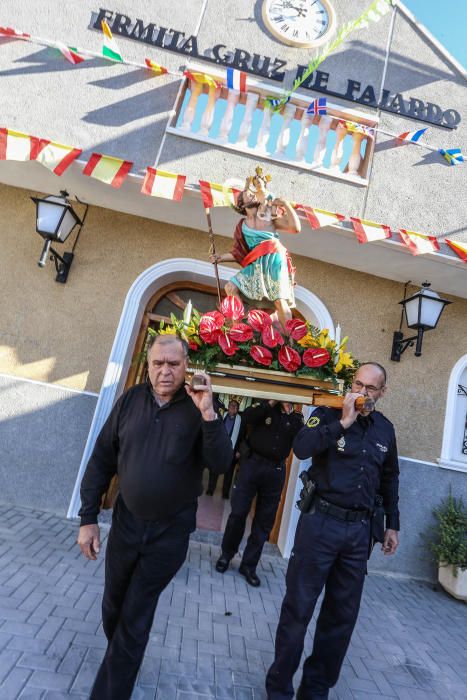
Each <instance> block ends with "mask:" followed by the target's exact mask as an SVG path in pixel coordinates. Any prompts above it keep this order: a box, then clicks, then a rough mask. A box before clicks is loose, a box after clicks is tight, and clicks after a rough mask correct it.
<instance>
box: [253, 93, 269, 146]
mask: <svg viewBox="0 0 467 700" xmlns="http://www.w3.org/2000/svg"><path fill="white" fill-rule="evenodd" d="M271 117H272V109H269V107H267V106H266V104H265V105H264V107H263V121H262V122H261V128H260V130H259V134H258V142H257V144H256V149H255V150H256V151H258V153H266V144H267V142H268V141H269V132H270V128H271Z"/></svg>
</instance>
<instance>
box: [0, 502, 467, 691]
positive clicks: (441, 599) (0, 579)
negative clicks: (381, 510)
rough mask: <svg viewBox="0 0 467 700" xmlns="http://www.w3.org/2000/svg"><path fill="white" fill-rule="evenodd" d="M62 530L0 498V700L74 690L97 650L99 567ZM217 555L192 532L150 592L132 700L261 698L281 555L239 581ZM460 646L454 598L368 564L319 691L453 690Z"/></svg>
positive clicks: (71, 532) (457, 687)
mask: <svg viewBox="0 0 467 700" xmlns="http://www.w3.org/2000/svg"><path fill="white" fill-rule="evenodd" d="M75 539H76V524H75V523H71V522H69V521H67V520H65V519H63V518H59V517H57V516H54V515H51V514H50V513H44V512H40V511H36V510H27V509H23V508H17V507H10V506H7V505H3V506H2V505H0V700H13V699H16V698H21V699H22V700H26V699H27V700H38V699H41V700H59V699H61V698H75V700H84V699H85V698H87V695H88V691H89V688H90V684H91V682H92V679H93V677H94V674H95V672H96V669H97V665H98V663H99V660H100V659H101V657H102V654H103V649H104V647H105V641H104V637H103V634H102V630H101V626H100V599H101V594H102V587H103V582H102V574H103V567H102V558H101V560H100V562H99V563H97V564H96V563H94V562H85V561H84V559H82V558H81V556H80V555H79V553H78V550H77V547H76V545H75ZM217 552H218V548H217V547H214V546H213V545H211V544H209V543H206V542H200V541H194V542H192V544H191V547H190V555H189V560H188V561H187V563H186V564H185V566H184V567H183V568H182V569H181V571H180V572H179V574H178V576H177V577H176V580H175V581H174V582H173V583H172V584H171V585H170V586H169V588H168V589H167V590H166V591H165V593H164V595H163V597H162V599H161V602H160V605H159V608H158V611H157V613H156V620H155V623H154V628H153V631H152V634H151V639H150V643H149V645H148V648H147V653H146V658H145V661H144V663H143V666H142V668H141V672H140V675H139V680H138V686H137V688H136V689H135V693H134V695H133V698H134V700H150V699H151V700H154V698H156V699H157V700H206V699H207V698H213V697H216V698H225V699H226V698H233V699H234V700H258V699H264V698H265V693H264V690H263V684H264V675H265V670H266V669H267V667H268V665H269V663H270V662H271V658H272V651H273V636H274V631H275V627H276V623H277V617H278V609H279V607H280V603H281V599H282V594H283V591H284V572H285V562H283V561H282V560H281V559H280V558H278V557H275V556H271V555H267V556H265V557H264V561H263V562H262V567H261V570H260V571H259V573H260V575H261V578H262V580H263V585H262V586H261V588H259V589H252V588H250V587H248V586H247V584H246V583H245V581H244V579H243V578H242V577H240V576H239V575H238V573H237V572H236V571H235V569H234V570H229V572H228V573H226V574H225V575H224V576H222V575H221V574H218V573H216V571H215V570H214V566H213V564H214V562H215V558H216V555H217ZM311 631H312V630H310V632H311ZM310 641H311V637H310V635H309V636H308V637H307V646H308V648H309V647H310ZM466 648H467V606H466V605H465V604H463V603H460V602H458V601H455V600H453V599H451V598H449V597H448V596H447V595H446V594H445V593H443V592H441V591H434V590H433V589H432V587H430V586H429V585H427V584H423V583H419V582H414V581H400V580H395V579H390V578H385V577H384V576H380V575H371V576H369V577H368V579H367V582H366V585H365V592H364V598H363V604H362V610H361V614H360V618H359V622H358V625H357V628H356V631H355V633H354V636H353V640H352V645H351V648H350V651H349V654H348V656H347V658H346V661H345V665H344V668H343V673H342V676H341V679H340V681H339V684H338V685H337V686H336V688H335V689H334V690H333V691H332V692H331V698H333V699H334V700H335V699H336V698H339V699H345V700H353V699H355V698H356V699H358V700H372V699H375V698H401V699H403V700H418V699H419V698H420V700H430V699H431V698H433V699H434V698H436V699H438V700H439V699H441V700H461V699H462V700H465V699H467V652H466Z"/></svg>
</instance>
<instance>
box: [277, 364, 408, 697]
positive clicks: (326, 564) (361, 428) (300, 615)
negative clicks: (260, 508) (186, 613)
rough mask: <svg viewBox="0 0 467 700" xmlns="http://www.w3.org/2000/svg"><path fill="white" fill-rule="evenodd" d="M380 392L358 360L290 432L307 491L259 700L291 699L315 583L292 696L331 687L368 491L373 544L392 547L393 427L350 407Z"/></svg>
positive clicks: (369, 367)
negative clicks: (306, 465) (341, 392)
mask: <svg viewBox="0 0 467 700" xmlns="http://www.w3.org/2000/svg"><path fill="white" fill-rule="evenodd" d="M385 391H386V372H385V370H384V368H383V367H381V365H379V364H377V363H366V364H364V365H362V366H361V367H360V368H359V369H358V370H357V372H356V374H355V377H354V380H353V382H352V393H350V394H347V396H346V397H345V399H344V406H343V408H342V410H338V409H332V408H317V409H316V410H315V411H314V413H313V414H312V415H311V417H310V418H309V420H308V422H307V424H306V426H305V427H304V428H303V430H301V431H300V433H299V434H298V435H297V437H296V438H295V441H294V452H295V454H296V455H297V457H298V458H299V459H307V458H308V457H312V458H313V464H312V466H311V467H310V469H309V472H308V473H309V476H310V478H311V479H313V480H314V481H315V483H316V494H317V495H316V497H315V499H314V502H313V504H312V506H311V509H310V510H309V511H308V512H307V513H302V514H301V516H300V519H299V522H298V525H297V531H296V534H295V542H294V547H293V550H292V554H291V557H290V561H289V567H288V569H287V577H286V584H287V590H286V594H285V598H284V601H283V603H282V610H281V615H280V619H279V625H278V628H277V634H276V645H275V658H274V662H273V664H272V666H271V668H270V669H269V671H268V674H267V678H266V689H267V693H268V700H287V699H288V698H293V696H294V690H293V685H292V679H293V676H294V674H295V672H296V670H297V668H298V666H299V663H300V658H301V655H302V652H303V643H304V639H305V634H306V631H307V627H308V624H309V622H310V620H311V616H312V614H313V610H314V608H315V604H316V601H317V599H318V597H319V595H320V593H321V591H322V589H323V587H324V589H325V595H324V599H323V602H322V605H321V610H320V614H319V617H318V620H317V623H316V631H315V636H314V643H313V651H312V654H311V656H309V657H308V658H307V659H306V660H305V663H304V665H303V673H302V681H301V684H300V688H299V689H298V693H297V698H298V699H299V700H325V699H326V698H328V694H329V688H331V687H332V686H334V685H335V684H336V682H337V679H338V677H339V673H340V669H341V666H342V662H343V660H344V657H345V654H346V651H347V648H348V645H349V643H350V638H351V636H352V632H353V628H354V626H355V623H356V621H357V615H358V610H359V607H360V599H361V594H362V589H363V582H364V578H365V573H366V562H367V558H368V554H369V551H370V535H371V533H370V520H371V517H372V513H373V509H374V503H375V497H376V494H377V493H379V494H380V495H381V496H382V499H383V505H384V510H385V513H386V531H385V533H384V542H383V545H382V549H383V551H384V553H385V554H394V552H395V551H396V549H397V546H398V530H399V510H398V500H399V495H398V487H399V464H398V457H397V447H396V438H395V434H394V427H393V425H392V423H390V422H389V421H388V420H387V418H385V417H384V416H383V414H382V413H379V412H378V411H373V412H369V411H362V412H361V413H359V412H358V411H357V410H356V409H355V405H354V404H355V399H356V398H357V396H359V395H362V394H363V395H365V396H369V397H370V398H372V399H373V400H374V401H377V400H378V399H379V398H380V397H381V396H383V394H384V393H385Z"/></svg>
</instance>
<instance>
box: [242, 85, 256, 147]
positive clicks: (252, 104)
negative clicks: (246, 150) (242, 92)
mask: <svg viewBox="0 0 467 700" xmlns="http://www.w3.org/2000/svg"><path fill="white" fill-rule="evenodd" d="M258 100H259V95H258V94H257V93H256V92H249V93H248V94H247V96H246V105H245V114H244V115H243V120H242V123H241V126H240V132H239V134H238V141H237V145H239V146H248V136H249V135H250V131H251V122H252V120H253V114H254V111H255V109H256V107H257V106H258Z"/></svg>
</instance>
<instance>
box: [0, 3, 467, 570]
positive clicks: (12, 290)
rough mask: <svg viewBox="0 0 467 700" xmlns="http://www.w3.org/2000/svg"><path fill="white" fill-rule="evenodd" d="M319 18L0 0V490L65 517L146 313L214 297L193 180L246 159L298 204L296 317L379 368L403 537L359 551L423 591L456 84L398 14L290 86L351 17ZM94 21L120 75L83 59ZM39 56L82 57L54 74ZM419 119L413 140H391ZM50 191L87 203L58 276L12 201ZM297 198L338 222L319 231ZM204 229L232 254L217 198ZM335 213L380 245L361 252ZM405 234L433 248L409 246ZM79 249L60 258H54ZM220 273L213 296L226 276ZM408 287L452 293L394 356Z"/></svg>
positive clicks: (456, 347) (330, 6)
mask: <svg viewBox="0 0 467 700" xmlns="http://www.w3.org/2000/svg"><path fill="white" fill-rule="evenodd" d="M315 4H316V7H317V8H318V9H317V10H316V13H315V14H314V15H313V16H311V15H310V16H308V17H307V13H306V12H305V13H303V12H297V11H296V10H294V9H292V8H291V4H290V3H287V2H284V1H282V0H276V2H268V0H264V2H262V1H258V2H255V3H251V2H248V1H247V0H239V2H235V3H234V2H233V1H232V0H225V2H223V3H219V2H218V1H217V0H193V2H191V3H190V12H189V13H187V12H186V8H185V7H184V6H183V4H179V5H173V4H172V5H170V6H169V5H167V4H165V3H162V2H159V1H157V2H155V3H152V4H151V7H150V8H148V6H147V3H143V2H140V0H136V1H133V2H129V1H128V0H119V2H118V4H115V5H112V4H109V5H108V6H107V5H106V6H105V7H99V6H98V5H96V4H94V3H93V2H92V1H91V0H83V1H82V2H80V3H79V4H78V5H77V6H76V5H73V11H72V13H71V14H70V7H71V6H70V7H69V6H68V5H69V4H68V3H63V2H58V1H57V0H46V1H45V2H44V3H41V6H40V7H39V6H36V3H32V2H24V3H21V5H20V6H18V4H17V3H14V2H12V0H5V1H4V2H3V3H2V6H1V7H0V27H3V28H14V30H15V32H16V33H26V34H29V35H30V37H29V38H28V40H24V38H23V39H21V38H18V37H17V36H14V34H12V33H11V32H10V33H9V34H8V33H4V34H3V35H0V85H1V87H2V94H3V95H7V96H8V99H4V100H2V102H1V105H0V156H1V158H0V202H1V212H2V216H1V218H0V241H1V247H0V279H1V288H2V295H1V297H0V305H1V312H0V385H1V388H2V409H1V412H0V436H1V444H2V445H3V449H2V451H1V452H0V465H1V469H0V483H1V493H2V499H4V500H8V501H10V502H13V503H17V504H20V505H24V506H30V507H37V508H45V509H50V510H52V511H54V512H58V513H62V514H65V513H68V514H69V515H70V516H74V515H75V514H76V511H77V507H78V505H79V501H78V487H79V479H80V474H82V471H83V469H84V466H85V462H86V458H87V456H88V455H89V452H90V450H91V449H92V445H93V441H94V440H95V437H96V434H97V432H98V430H99V427H100V426H101V425H102V422H103V420H105V417H106V415H107V414H108V411H109V410H110V408H111V406H112V404H113V402H114V401H115V400H116V398H118V396H119V394H120V393H121V392H122V391H123V390H124V388H125V386H128V382H129V381H130V378H133V379H134V375H135V373H134V361H135V352H136V349H137V348H138V347H139V345H138V344H140V343H141V337H142V333H143V332H144V329H145V328H147V323H148V319H149V321H150V320H151V315H153V316H154V315H156V316H157V315H158V314H165V313H168V312H169V311H171V310H174V309H172V308H171V306H170V304H171V303H174V301H173V300H174V299H175V298H177V295H178V297H181V298H182V299H184V298H185V297H186V298H188V297H189V298H190V299H191V298H192V299H193V303H195V302H196V299H198V298H199V299H200V303H201V301H202V299H203V298H204V297H203V294H204V295H209V294H214V295H215V279H214V277H213V268H212V265H211V264H210V263H209V247H210V241H209V237H208V233H207V225H206V216H205V210H204V207H203V200H202V195H201V187H200V181H203V182H204V181H206V182H209V183H216V184H220V185H221V191H222V192H223V193H225V192H227V191H228V189H229V187H232V186H233V187H239V186H241V183H242V182H243V181H244V179H245V177H246V176H247V175H251V174H253V172H254V169H255V167H256V166H257V165H261V166H262V167H263V169H264V171H266V172H267V173H270V174H271V177H272V180H271V189H272V191H273V192H274V193H276V194H277V195H280V196H281V197H284V198H287V199H289V200H291V201H293V202H295V203H297V204H300V205H302V207H301V208H300V207H299V208H298V209H297V212H298V213H299V216H300V218H301V223H302V232H301V233H300V234H299V235H297V236H286V235H285V234H284V235H283V236H282V237H281V240H282V242H283V243H284V245H286V246H287V247H288V249H289V250H290V252H291V255H292V257H293V261H294V265H295V266H296V268H297V271H296V281H297V287H296V300H297V310H298V311H299V312H300V313H301V314H302V315H303V316H304V317H305V318H307V319H308V320H310V321H312V322H313V323H315V324H316V325H318V326H320V327H321V328H328V329H329V332H330V334H331V335H332V336H334V334H335V332H336V329H337V325H338V324H339V325H340V326H341V328H342V336H345V335H348V336H349V344H348V345H349V349H350V350H351V351H352V352H353V354H354V355H355V356H356V357H357V358H359V359H360V360H361V361H366V360H369V359H371V360H375V361H377V362H380V363H381V364H383V365H384V366H385V367H386V368H387V372H388V384H389V389H388V392H387V394H386V396H385V398H384V400H383V401H382V403H381V410H382V411H383V412H384V413H385V415H387V417H388V418H389V419H390V420H391V421H392V422H393V423H394V424H395V427H396V432H397V436H398V446H399V453H400V462H401V487H400V495H401V521H402V538H401V539H402V545H401V547H400V553H398V555H397V557H395V558H393V559H392V558H391V561H389V562H388V561H386V560H383V558H382V557H379V556H378V555H374V556H373V558H372V560H371V562H370V568H373V569H375V570H389V571H392V572H394V573H400V574H405V575H411V576H419V577H421V578H432V577H433V575H434V568H433V564H432V562H430V561H429V559H428V555H427V554H426V553H425V552H424V551H423V550H424V548H423V539H422V534H423V532H425V531H426V528H427V527H428V526H429V524H430V522H431V518H432V509H433V507H435V506H436V505H437V503H438V502H439V500H440V499H441V498H442V497H444V496H445V495H446V494H447V493H448V491H449V489H450V488H451V489H452V492H453V493H454V494H455V495H462V494H463V495H464V496H465V495H466V494H467V475H466V472H467V423H466V422H467V322H466V320H467V276H466V267H465V262H464V261H463V260H462V259H461V257H459V255H458V254H456V252H455V251H454V250H453V248H452V246H450V245H449V243H446V240H448V241H450V242H454V243H455V242H458V243H459V244H461V245H463V246H464V247H465V245H466V242H467V230H466V229H465V218H464V217H463V216H462V214H463V207H462V204H463V197H464V199H465V194H464V193H465V170H464V167H465V166H463V165H462V164H460V165H457V166H456V167H452V166H451V165H450V164H449V162H448V161H447V160H446V158H443V156H442V154H440V153H439V149H444V150H446V149H455V148H456V147H459V146H462V144H463V143H465V133H466V129H465V122H464V120H465V116H464V114H463V106H464V105H465V74H464V71H463V69H462V67H461V66H459V65H458V64H457V62H456V61H455V60H454V59H453V58H452V57H451V56H450V55H449V54H448V52H447V51H446V50H445V49H444V47H442V46H441V45H440V44H439V43H438V42H437V41H436V40H435V39H434V38H433V37H432V36H431V35H430V34H429V33H428V32H427V31H426V30H425V29H424V28H423V27H422V26H421V25H420V24H419V23H418V22H417V20H416V18H414V17H413V16H412V15H411V14H410V12H409V11H408V10H407V9H406V8H405V6H404V5H403V4H402V3H399V2H396V3H395V4H394V5H391V6H390V7H389V6H388V9H389V11H388V12H387V13H381V14H382V16H375V17H373V18H370V20H369V21H368V22H367V26H366V27H360V28H358V29H355V30H354V31H353V32H352V33H351V34H349V35H348V36H347V38H346V39H345V40H344V41H342V43H340V44H339V45H338V46H337V47H336V48H335V50H334V51H332V52H331V53H330V54H329V56H328V57H327V58H325V60H324V61H322V62H321V63H320V64H319V66H318V67H317V68H316V69H315V70H314V71H313V72H311V74H310V75H307V67H308V65H309V63H310V61H311V60H312V59H313V58H314V57H316V56H317V54H318V53H319V52H320V51H323V50H324V49H325V48H326V46H329V43H330V42H331V41H332V40H333V39H335V38H336V37H337V36H339V31H340V29H341V28H342V27H343V26H345V25H346V23H348V22H350V21H353V20H355V19H356V18H357V17H359V16H360V15H361V14H362V13H363V12H364V11H365V10H366V9H367V7H368V6H369V4H370V3H369V2H365V1H363V0H356V1H355V2H353V3H348V2H345V1H344V0H329V1H328V0H326V2H324V0H323V2H318V3H315ZM383 4H384V3H383ZM299 5H300V7H301V6H302V5H303V7H305V6H306V3H305V4H303V3H299ZM315 9H316V8H315ZM310 12H311V10H310ZM313 12H315V10H313ZM70 17H72V22H71V23H70ZM305 19H306V21H304V20H305ZM102 20H105V21H106V23H107V26H108V27H109V28H110V30H111V33H112V35H113V39H114V42H116V45H117V46H118V49H119V51H120V52H121V55H122V57H123V59H124V60H123V61H122V62H119V61H114V62H109V61H106V60H105V59H104V58H102V57H100V58H99V54H100V53H101V47H102V36H103V35H102V31H101V28H100V27H101V23H102ZM302 20H303V21H302ZM376 20H377V21H376ZM57 42H61V45H66V47H68V48H69V47H75V48H74V49H73V51H74V52H76V53H77V54H78V55H79V52H80V48H81V49H83V52H82V58H83V59H86V60H82V61H79V62H78V63H77V64H76V65H73V64H72V63H70V62H69V61H67V60H66V59H65V58H64V57H63V52H62V53H60V51H59V50H58V49H57ZM54 47H55V48H54ZM86 51H88V55H87V54H86ZM93 54H96V55H93ZM146 60H148V61H149V62H153V63H156V64H158V66H163V67H164V69H165V70H166V72H163V74H161V75H157V72H158V71H157V69H156V70H155V69H154V67H153V69H152V70H150V69H149V68H148V63H147V61H146ZM144 66H146V69H145V68H144ZM228 69H234V71H236V72H232V71H229V70H228ZM159 72H160V71H159ZM187 72H188V75H186V73H187ZM196 73H204V74H206V75H207V76H210V78H211V82H209V80H207V81H206V80H205V81H204V82H203V81H201V82H198V81H197V80H196V79H194V78H193V74H196ZM232 80H233V81H234V82H233V83H232V82H231V81H232ZM238 80H242V81H244V82H243V83H242V84H239V83H237V82H235V81H238ZM298 82H300V83H301V84H300V85H298ZM294 84H295V88H294ZM284 95H286V96H287V97H288V98H290V99H288V100H287V101H285V100H283V97H284ZM320 98H324V99H325V103H326V107H325V113H319V105H318V102H317V101H319V99H320ZM274 100H278V101H280V100H283V106H282V107H281V109H280V110H278V111H272V110H271V109H269V108H268V104H271V101H274ZM314 102H316V108H314V109H315V111H316V113H315V114H312V113H310V112H309V111H307V110H308V109H309V106H310V105H311V104H313V103H314ZM421 129H426V132H424V134H423V136H422V138H421V139H420V141H419V142H418V143H403V144H402V143H401V142H400V140H399V141H398V139H397V138H396V137H397V136H398V135H400V134H403V133H406V132H416V131H418V130H421ZM17 134H20V135H27V136H30V137H31V136H32V137H35V139H36V141H31V143H33V144H37V143H38V140H40V139H48V140H50V141H51V142H53V143H58V144H66V145H68V146H70V147H73V148H74V149H78V150H79V151H80V153H79V155H78V156H77V157H76V158H74V160H73V162H71V164H69V165H67V167H66V169H63V172H62V174H56V173H55V172H53V171H52V170H51V169H50V168H48V167H44V165H43V164H42V163H41V161H40V158H39V157H38V158H35V159H34V158H28V159H26V158H25V157H23V158H22V159H16V157H15V158H13V157H11V156H12V153H13V150H14V144H15V143H16V142H15V141H14V139H15V138H23V136H21V137H18V136H15V135H17ZM9 138H11V139H13V140H11V141H10V142H9V141H8V139H9ZM9 143H10V144H13V145H11V147H10V145H9ZM420 144H421V145H420ZM423 145H425V147H424V146H423ZM9 149H10V150H9ZM12 149H13V150H12ZM15 152H16V151H15ZM93 154H98V155H102V154H103V155H105V156H110V157H112V158H115V159H120V160H122V161H124V162H129V163H130V164H131V166H130V167H131V169H130V170H129V172H128V174H127V175H126V177H125V178H124V181H123V183H122V184H121V186H119V187H115V186H112V185H111V184H109V182H107V183H106V182H103V181H102V180H99V179H97V178H96V175H97V171H96V172H95V173H94V177H89V176H87V174H86V172H85V171H86V169H87V170H88V171H90V170H91V171H92V167H91V165H89V163H90V162H92V163H94V165H95V163H96V158H95V157H94V161H92V157H93ZM148 167H149V168H153V169H156V170H159V171H162V172H168V173H172V174H175V175H179V176H183V177H184V178H185V179H184V180H183V185H184V189H183V198H182V199H181V200H180V201H176V200H175V199H169V198H162V197H158V196H148V194H144V192H142V188H143V187H144V185H143V183H144V182H145V177H146V176H147V168H148ZM115 184H117V183H115V182H114V185H115ZM60 191H66V192H67V193H68V196H69V200H70V203H71V205H72V206H73V209H74V211H75V212H76V213H77V215H78V216H79V217H80V219H82V218H83V216H84V213H85V212H86V219H85V222H84V224H83V226H82V229H81V232H80V235H79V239H78V241H77V243H76V245H75V246H74V249H73V254H74V258H73V264H72V267H71V268H70V271H69V275H68V279H67V281H66V283H65V284H60V283H56V281H55V276H56V272H55V269H54V266H53V263H52V262H50V261H49V262H47V263H46V265H45V267H44V268H43V269H39V268H38V266H37V264H36V262H37V259H38V258H39V255H40V250H41V247H42V243H43V241H42V240H41V239H40V237H39V236H38V235H37V233H36V231H35V228H36V220H35V207H34V204H33V203H32V202H31V199H30V198H31V197H32V196H35V197H40V198H42V197H44V196H48V195H59V193H60ZM86 207H88V208H87V209H86ZM306 208H308V209H310V208H311V209H312V210H313V211H314V216H315V217H316V216H318V218H319V211H321V212H323V211H324V212H331V213H333V214H339V215H340V216H339V217H337V218H334V219H333V220H332V219H329V218H328V219H323V220H322V221H321V225H319V227H314V225H313V219H312V218H311V219H310V218H309V217H307V215H306ZM315 210H319V211H318V213H316V211H315ZM211 215H212V223H213V229H214V233H215V235H216V247H217V251H218V252H220V253H224V252H228V251H229V250H230V247H231V244H232V240H231V239H232V235H233V231H234V228H235V226H236V223H237V221H238V215H237V214H236V213H235V212H234V211H233V210H232V209H231V208H230V207H228V206H224V207H214V208H212V210H211ZM352 219H354V220H355V219H357V220H358V221H362V220H363V221H370V222H374V223H377V224H380V225H384V226H386V227H387V229H388V231H390V236H389V237H388V238H384V239H381V240H378V241H375V242H368V243H365V244H362V243H361V242H359V240H358V238H357V235H356V230H355V227H354V222H352ZM323 221H324V223H323ZM361 226H363V224H361ZM400 231H408V232H419V233H422V234H425V235H428V236H431V237H432V239H435V241H436V243H435V244H434V246H433V247H432V249H430V250H429V251H427V252H423V253H421V254H417V255H414V254H413V252H414V251H413V250H411V249H410V247H409V246H408V245H407V244H406V243H404V241H403V239H402V238H401V234H400V233H399V232H400ZM360 240H361V239H360ZM430 240H431V239H430ZM74 241H75V234H72V236H70V239H69V241H67V242H66V243H65V244H64V245H63V246H61V247H60V249H59V244H57V246H56V248H57V251H58V252H59V253H60V255H62V254H63V252H70V251H71V249H72V247H73V245H74ZM416 252H418V251H416ZM219 272H220V277H221V281H222V282H225V281H227V280H228V278H229V276H230V275H231V274H232V266H231V265H223V266H220V270H219ZM425 281H428V282H430V284H431V288H432V289H433V290H435V291H436V292H437V293H438V294H439V295H440V296H441V297H443V298H445V299H446V300H448V301H450V302H452V303H451V304H450V305H449V306H447V307H446V309H445V310H444V312H443V314H442V316H441V318H440V321H439V323H438V326H437V327H436V328H435V329H434V330H432V331H429V332H428V331H427V332H426V333H425V336H424V339H423V348H422V354H421V356H419V357H416V356H415V354H414V348H412V347H408V348H407V349H406V350H405V351H404V353H403V354H402V356H401V358H400V362H394V361H391V360H390V355H391V346H392V341H393V333H394V331H397V330H399V329H400V328H401V330H402V332H403V333H404V337H407V336H409V335H410V334H411V331H410V329H407V327H406V326H405V325H404V324H402V325H401V306H400V305H399V302H400V301H401V300H402V299H403V297H404V296H410V295H411V294H413V293H415V292H416V291H417V290H418V289H420V287H421V285H422V283H423V282H425ZM170 295H172V296H170ZM174 295H175V296H174ZM187 295H188V296H187ZM203 303H204V302H203ZM158 304H159V306H157V305H158ZM195 305H196V304H195ZM175 307H176V303H175ZM144 324H146V326H145V325H144ZM133 379H131V381H133ZM302 466H303V465H302ZM300 468H301V466H300V465H299V464H298V463H294V464H293V465H292V467H291V474H290V478H289V483H288V488H287V492H286V494H285V498H284V504H283V513H282V520H281V522H280V526H279V530H278V538H277V543H278V546H279V548H280V550H281V551H282V553H283V554H284V556H288V553H289V552H290V547H291V542H292V539H293V532H294V527H295V524H296V520H297V512H296V509H294V502H295V500H296V490H297V488H298V487H297V486H296V475H297V473H298V471H299V469H300Z"/></svg>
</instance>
